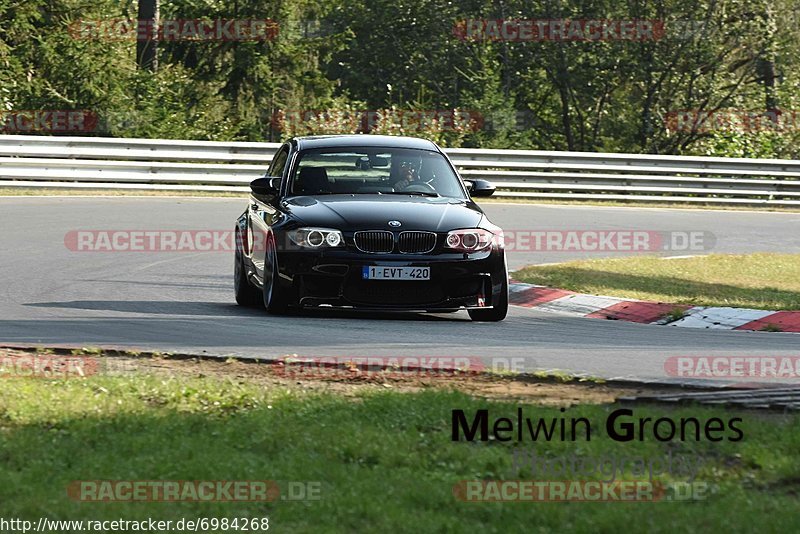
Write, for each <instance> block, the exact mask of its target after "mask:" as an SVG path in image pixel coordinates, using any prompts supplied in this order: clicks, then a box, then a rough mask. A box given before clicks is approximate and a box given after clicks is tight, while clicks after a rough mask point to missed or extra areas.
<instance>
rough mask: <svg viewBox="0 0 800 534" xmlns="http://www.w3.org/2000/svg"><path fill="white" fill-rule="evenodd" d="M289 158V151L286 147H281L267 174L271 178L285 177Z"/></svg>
mask: <svg viewBox="0 0 800 534" xmlns="http://www.w3.org/2000/svg"><path fill="white" fill-rule="evenodd" d="M288 157H289V149H288V148H287V147H285V146H283V147H281V149H280V151H279V152H278V153H277V154H276V155H275V157H274V158H273V159H272V163H271V164H270V166H269V170H268V171H267V174H268V175H269V176H283V170H284V168H286V160H287V159H288Z"/></svg>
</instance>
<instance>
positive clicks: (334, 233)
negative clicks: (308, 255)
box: [288, 228, 344, 248]
mask: <svg viewBox="0 0 800 534" xmlns="http://www.w3.org/2000/svg"><path fill="white" fill-rule="evenodd" d="M288 235H289V239H290V240H291V241H292V243H294V244H295V245H297V246H300V247H304V248H334V247H341V246H344V236H343V235H342V232H340V231H339V230H334V229H332V228H298V229H297V230H291V231H289V232H288Z"/></svg>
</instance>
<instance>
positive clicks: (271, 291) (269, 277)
mask: <svg viewBox="0 0 800 534" xmlns="http://www.w3.org/2000/svg"><path fill="white" fill-rule="evenodd" d="M262 295H263V298H264V307H265V308H266V309H267V311H268V312H269V313H271V314H273V315H279V314H282V313H286V310H287V308H288V307H289V295H288V294H287V291H286V290H285V289H284V288H282V287H281V284H280V281H279V279H278V255H277V253H276V252H275V243H274V242H273V241H271V240H270V241H269V242H268V245H267V262H266V264H265V265H264V290H263V291H262Z"/></svg>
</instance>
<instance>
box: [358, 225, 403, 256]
mask: <svg viewBox="0 0 800 534" xmlns="http://www.w3.org/2000/svg"><path fill="white" fill-rule="evenodd" d="M353 237H354V239H355V243H356V248H357V249H358V250H360V251H361V252H373V253H381V252H383V253H387V252H391V251H393V250H394V234H393V233H392V232H387V231H386V230H369V231H366V232H356V233H355V234H354V236H353Z"/></svg>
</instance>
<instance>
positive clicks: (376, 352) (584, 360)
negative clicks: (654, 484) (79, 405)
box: [0, 197, 800, 381]
mask: <svg viewBox="0 0 800 534" xmlns="http://www.w3.org/2000/svg"><path fill="white" fill-rule="evenodd" d="M245 203H246V202H245V200H244V199H191V198H146V197H144V198H131V197H96V198H81V197H79V198H75V197H38V198H37V197H6V198H0V228H2V237H0V280H2V286H0V344H15V345H80V346H113V347H128V348H136V349H139V350H160V351H172V352H182V353H201V354H209V355H220V356H224V355H236V356H246V357H255V358H273V357H280V356H285V355H287V354H298V355H299V356H306V357H321V356H376V357H379V356H383V357H389V356H393V357H399V356H417V357H419V356H471V357H479V358H482V359H483V360H484V361H485V362H486V364H487V365H494V366H495V367H496V368H498V369H502V368H503V367H504V366H505V365H507V364H508V362H510V361H511V359H512V358H516V360H514V361H515V362H517V363H519V362H521V363H522V364H523V365H524V367H525V370H528V371H533V370H554V369H558V370H563V371H566V372H569V373H574V374H588V375H591V376H596V377H602V378H607V379H610V378H629V379H640V380H655V381H674V379H672V378H671V377H668V376H667V375H666V373H665V371H664V362H665V360H666V359H667V358H669V357H670V356H720V355H725V356H732V355H735V356H764V355H774V356H788V355H791V356H800V354H798V353H799V352H800V335H797V334H783V333H772V332H770V333H767V332H740V331H710V330H694V329H678V328H672V327H663V326H650V325H638V324H632V323H623V322H611V321H602V320H596V319H583V318H573V317H566V316H559V315H554V314H548V313H546V312H536V311H532V310H527V309H523V308H519V307H512V309H511V311H510V313H509V317H508V319H506V320H505V321H504V322H502V323H498V324H490V323H483V324H481V323H473V322H471V321H469V318H468V317H467V314H466V312H459V313H456V314H442V315H418V314H412V315H396V314H377V315H376V314H369V315H364V314H357V313H338V312H337V313H332V312H312V313H305V314H300V315H295V316H288V317H274V316H270V315H267V314H266V313H265V312H260V311H258V310H254V309H244V308H241V307H238V306H236V304H235V303H234V301H233V294H232V279H231V271H232V261H233V260H232V254H231V253H229V252H190V253H187V252H181V253H177V252H161V253H143V252H118V253H108V252H106V253H103V252H73V251H70V250H68V249H67V247H66V246H65V244H64V236H65V234H66V233H67V232H68V231H70V230H92V229H93V230H111V229H114V230H119V229H131V230H133V229H135V230H155V229H160V230H179V229H194V230H200V229H203V230H207V229H214V230H229V229H231V228H232V227H233V222H234V220H235V218H236V216H237V215H238V214H239V213H240V212H241V210H242V209H243V208H244V206H245ZM484 208H485V210H486V211H487V213H488V214H489V216H490V218H491V219H492V220H493V221H494V222H495V223H497V224H499V225H500V226H502V227H504V228H505V229H507V230H516V231H524V230H541V229H550V230H558V229H562V230H563V229H570V230H591V229H620V230H658V231H668V230H677V231H708V232H712V233H713V234H715V235H716V238H717V241H716V245H715V248H714V249H713V250H712V251H713V252H754V251H783V252H800V214H798V213H765V212H761V213H759V212H746V211H702V210H670V209H645V208H642V209H639V208H612V207H587V206H580V207H578V206H555V205H523V204H499V203H486V204H485V205H484ZM604 255H608V254H604ZM596 256H599V254H598V253H574V252H573V253H565V252H559V253H548V252H512V253H509V255H508V260H509V266H510V268H511V269H514V268H519V267H521V266H523V265H526V264H532V263H552V262H559V261H565V260H569V259H575V258H580V257H596ZM493 358H494V359H493Z"/></svg>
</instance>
